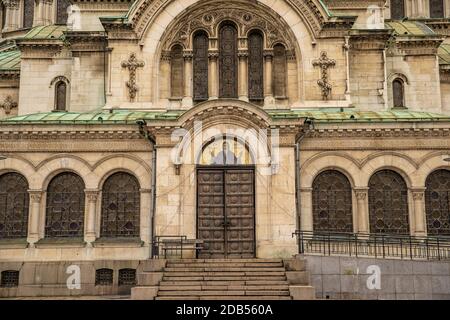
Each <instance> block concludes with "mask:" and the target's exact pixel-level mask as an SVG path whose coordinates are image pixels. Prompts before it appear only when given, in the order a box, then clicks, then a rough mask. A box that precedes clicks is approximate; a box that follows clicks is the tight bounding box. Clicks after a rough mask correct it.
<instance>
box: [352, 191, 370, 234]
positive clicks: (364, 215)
mask: <svg viewBox="0 0 450 320" xmlns="http://www.w3.org/2000/svg"><path fill="white" fill-rule="evenodd" d="M368 191H369V189H368V188H358V189H355V195H356V216H357V223H358V225H357V232H358V233H363V234H367V233H369V230H370V228H369V210H368V198H369V196H368Z"/></svg>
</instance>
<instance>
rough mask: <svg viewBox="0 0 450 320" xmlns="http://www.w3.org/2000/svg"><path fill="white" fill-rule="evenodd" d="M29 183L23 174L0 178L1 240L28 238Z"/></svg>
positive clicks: (10, 174) (5, 175) (7, 174)
mask: <svg viewBox="0 0 450 320" xmlns="http://www.w3.org/2000/svg"><path fill="white" fill-rule="evenodd" d="M28 207H29V195H28V182H27V180H26V179H25V177H24V176H22V175H21V174H18V173H15V172H11V173H5V174H3V175H1V176H0V239H7V238H26V237H27V230H28Z"/></svg>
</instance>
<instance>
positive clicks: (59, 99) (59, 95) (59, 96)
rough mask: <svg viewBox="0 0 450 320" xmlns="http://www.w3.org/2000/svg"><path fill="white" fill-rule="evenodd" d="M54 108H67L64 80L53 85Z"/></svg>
mask: <svg viewBox="0 0 450 320" xmlns="http://www.w3.org/2000/svg"><path fill="white" fill-rule="evenodd" d="M55 110H57V111H66V110H67V84H66V83H65V82H64V81H58V82H57V83H56V85H55Z"/></svg>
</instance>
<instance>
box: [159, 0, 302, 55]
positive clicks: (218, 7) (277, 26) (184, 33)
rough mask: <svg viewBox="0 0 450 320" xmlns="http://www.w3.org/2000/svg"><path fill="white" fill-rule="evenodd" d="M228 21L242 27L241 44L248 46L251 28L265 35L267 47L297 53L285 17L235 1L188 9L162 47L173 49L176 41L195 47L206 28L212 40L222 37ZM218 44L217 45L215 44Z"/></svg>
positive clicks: (177, 20) (166, 33)
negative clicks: (278, 46) (196, 37)
mask: <svg viewBox="0 0 450 320" xmlns="http://www.w3.org/2000/svg"><path fill="white" fill-rule="evenodd" d="M225 21H231V22H233V23H234V24H235V25H236V27H237V29H238V37H239V39H240V41H239V47H240V48H245V47H247V44H246V40H245V39H246V38H247V35H248V33H249V32H250V31H252V30H255V29H256V30H260V31H262V33H263V34H264V47H265V48H273V46H274V45H276V44H283V45H284V46H286V48H287V49H288V50H289V51H290V52H295V50H294V49H295V43H296V41H295V36H294V34H293V33H292V32H291V31H290V28H289V26H288V25H287V24H286V23H285V22H284V20H283V18H282V17H281V16H279V15H278V14H276V13H275V12H274V11H272V10H268V8H266V7H264V6H263V5H255V4H254V3H248V2H242V1H233V2H219V3H218V2H217V1H215V0H213V1H207V2H205V3H201V4H199V5H197V6H194V7H193V8H191V9H189V10H187V11H185V12H184V13H183V14H181V16H179V17H178V18H177V19H176V20H174V22H172V24H171V25H169V27H168V28H167V31H166V32H165V33H164V34H163V36H162V40H161V42H162V48H163V50H165V51H168V50H170V48H171V47H172V46H173V45H174V44H182V46H183V48H185V49H186V50H189V49H192V39H193V35H194V33H195V32H197V31H199V30H202V31H204V32H206V33H207V34H208V37H209V38H210V39H217V38H219V27H220V25H221V24H222V23H223V22H225ZM213 47H214V45H213Z"/></svg>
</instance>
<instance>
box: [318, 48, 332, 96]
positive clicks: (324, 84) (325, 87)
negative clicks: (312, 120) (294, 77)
mask: <svg viewBox="0 0 450 320" xmlns="http://www.w3.org/2000/svg"><path fill="white" fill-rule="evenodd" d="M335 65H336V60H332V59H329V58H328V55H327V53H326V51H322V53H321V54H320V58H319V59H316V60H314V61H313V66H314V67H319V68H320V70H321V78H320V80H318V81H317V84H318V85H319V87H320V88H321V89H322V99H323V100H328V99H329V98H330V96H331V90H332V88H333V87H332V85H331V84H330V83H329V82H328V68H331V67H334V66H335Z"/></svg>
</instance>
